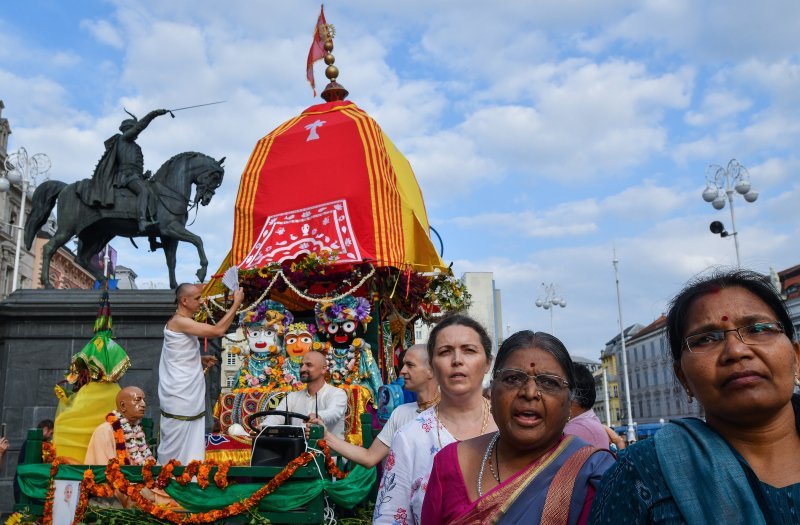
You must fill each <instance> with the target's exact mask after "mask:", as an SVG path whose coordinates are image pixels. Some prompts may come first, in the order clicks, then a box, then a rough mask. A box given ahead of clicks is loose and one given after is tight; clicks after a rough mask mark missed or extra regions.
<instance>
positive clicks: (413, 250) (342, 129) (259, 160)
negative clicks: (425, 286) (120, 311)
mask: <svg viewBox="0 0 800 525" xmlns="http://www.w3.org/2000/svg"><path fill="white" fill-rule="evenodd" d="M429 232H430V227H429V225H428V215H427V212H426V210H425V203H424V200H423V198H422V192H421V190H420V188H419V185H418V184H417V180H416V177H415V176H414V172H413V170H412V169H411V165H410V164H409V162H408V160H407V159H406V158H405V157H404V156H403V154H402V153H400V151H399V150H398V149H397V148H396V147H395V145H394V143H392V141H391V140H390V139H389V137H388V136H387V135H386V134H385V133H384V132H383V130H382V129H381V128H380V126H379V125H378V123H377V122H376V121H375V120H374V119H373V118H372V117H370V116H369V115H368V114H367V113H366V112H365V111H363V110H362V109H361V108H359V107H358V106H357V105H356V104H354V103H352V102H349V101H332V102H326V103H324V104H318V105H315V106H311V107H309V108H308V109H306V110H305V111H303V112H302V113H301V114H300V115H298V116H296V117H294V118H292V119H290V120H288V121H286V122H284V123H283V124H281V125H280V126H278V127H277V128H275V129H274V130H273V131H272V132H270V133H269V134H267V135H266V136H265V137H263V138H262V139H261V140H259V141H258V143H257V144H256V146H255V148H254V149H253V152H252V154H251V155H250V159H249V161H248V163H247V166H246V168H245V170H244V173H243V174H242V178H241V183H240V185H239V193H238V196H237V199H236V212H235V222H234V232H233V244H232V248H231V252H230V254H229V256H228V257H227V258H226V260H225V261H224V262H223V264H222V266H221V267H220V269H219V271H218V272H217V275H219V274H221V273H222V272H224V271H225V270H226V269H227V267H228V266H230V265H231V264H236V265H237V266H238V267H239V269H240V270H252V269H257V268H261V267H264V266H267V265H270V264H280V263H283V262H285V261H290V260H294V259H296V258H297V257H299V256H302V255H304V254H309V253H316V254H325V253H326V252H328V253H331V252H335V253H336V254H337V256H336V262H335V263H334V264H359V263H362V262H369V263H371V264H372V265H374V266H376V267H385V266H389V267H395V268H398V269H408V270H411V271H413V272H433V271H434V270H436V269H439V270H445V269H446V266H445V264H444V263H443V262H442V259H441V258H440V256H439V254H438V253H437V252H436V249H435V248H434V246H433V243H432V242H431V238H430V234H429ZM220 290H221V288H219V286H218V285H217V283H216V281H212V283H211V285H210V286H209V288H208V290H207V293H215V292H218V291H220Z"/></svg>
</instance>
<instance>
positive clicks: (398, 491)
mask: <svg viewBox="0 0 800 525" xmlns="http://www.w3.org/2000/svg"><path fill="white" fill-rule="evenodd" d="M437 429H438V431H437ZM455 441H456V439H455V438H454V437H453V436H452V435H451V434H450V432H448V431H447V429H446V428H445V427H444V425H442V424H440V423H439V420H438V419H436V413H435V412H434V408H433V407H431V408H429V409H428V410H426V411H424V412H422V413H421V414H419V415H418V416H417V417H416V418H414V419H413V420H411V421H410V422H408V423H407V424H406V425H404V426H403V427H402V428H401V429H400V430H398V431H397V433H396V434H395V435H394V439H392V448H391V450H390V451H389V455H388V456H387V457H386V467H385V469H384V471H383V477H382V478H381V484H380V486H379V487H378V499H377V500H376V502H375V514H374V515H373V517H372V519H373V524H386V525H412V524H413V525H416V524H418V523H420V518H421V516H422V501H423V500H424V499H425V491H426V490H427V488H428V478H429V477H430V475H431V469H432V468H433V457H434V456H435V455H436V454H437V453H438V452H439V451H440V450H441V449H443V448H444V447H446V446H447V445H449V444H450V443H453V442H455Z"/></svg>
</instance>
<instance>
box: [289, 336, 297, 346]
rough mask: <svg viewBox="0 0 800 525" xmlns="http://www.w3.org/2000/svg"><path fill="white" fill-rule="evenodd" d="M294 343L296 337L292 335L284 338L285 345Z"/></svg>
mask: <svg viewBox="0 0 800 525" xmlns="http://www.w3.org/2000/svg"><path fill="white" fill-rule="evenodd" d="M296 342H297V337H296V336H294V335H290V336H289V337H287V338H286V344H287V345H293V344H295V343H296Z"/></svg>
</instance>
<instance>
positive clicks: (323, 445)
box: [317, 439, 350, 479]
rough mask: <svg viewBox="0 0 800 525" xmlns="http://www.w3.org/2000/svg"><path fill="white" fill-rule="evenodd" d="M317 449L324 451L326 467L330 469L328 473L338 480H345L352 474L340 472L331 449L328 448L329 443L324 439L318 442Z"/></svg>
mask: <svg viewBox="0 0 800 525" xmlns="http://www.w3.org/2000/svg"><path fill="white" fill-rule="evenodd" d="M317 447H319V449H320V450H321V451H322V455H323V456H324V457H325V467H326V468H327V469H328V473H329V474H330V475H331V476H333V477H335V478H336V479H344V478H346V477H347V476H348V474H350V473H349V472H343V471H341V470H339V467H337V466H336V462H335V461H334V460H333V457H332V456H331V449H330V447H329V446H328V442H327V441H325V440H324V439H320V440H319V441H317Z"/></svg>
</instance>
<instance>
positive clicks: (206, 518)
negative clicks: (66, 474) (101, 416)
mask: <svg viewBox="0 0 800 525" xmlns="http://www.w3.org/2000/svg"><path fill="white" fill-rule="evenodd" d="M313 459H314V455H313V454H311V453H309V452H304V453H303V454H301V455H300V456H299V457H297V458H296V459H294V460H292V461H291V462H289V464H288V465H286V467H285V468H284V469H283V470H282V471H281V472H280V473H279V474H278V475H277V476H275V477H274V478H272V479H271V480H270V481H269V482H268V483H267V484H266V485H264V486H263V487H261V488H260V489H258V490H257V491H256V492H255V493H253V495H252V496H250V497H249V498H246V499H244V500H242V501H239V502H236V503H232V504H230V505H228V506H227V507H224V508H222V509H215V510H210V511H208V512H198V513H189V514H186V513H177V512H174V511H172V510H170V509H168V508H165V507H159V506H158V505H155V504H153V503H152V502H151V501H149V500H148V499H147V498H145V497H143V496H142V495H141V490H142V488H143V487H144V484H140V485H137V484H131V483H130V482H129V481H128V480H127V479H125V476H124V474H122V470H121V469H120V463H119V461H118V460H117V459H111V460H110V461H109V462H108V465H107V466H106V478H107V479H108V480H109V482H110V483H111V485H112V486H113V487H114V488H115V489H116V490H119V491H120V492H122V493H123V494H125V495H127V496H128V497H130V499H131V501H133V503H134V504H135V505H136V506H137V507H138V508H139V509H140V510H142V511H143V512H146V513H148V514H150V515H151V516H155V517H156V518H159V519H163V520H167V521H169V522H171V523H176V524H185V523H211V522H213V521H217V520H220V519H224V518H228V517H230V516H235V515H237V514H241V513H242V512H246V511H248V510H250V509H251V508H253V507H254V506H256V505H257V504H258V502H259V501H261V499H263V498H264V497H265V496H267V495H268V494H271V493H272V492H274V491H275V490H276V489H277V488H278V487H280V486H281V485H282V484H283V483H285V482H286V480H287V479H289V478H290V477H292V476H293V475H294V473H295V472H296V471H297V469H298V468H300V467H302V466H305V465H307V464H308V463H310V462H311V461H312V460H313ZM193 463H194V462H193ZM198 463H199V462H198ZM190 466H191V463H190ZM188 468H189V467H187V470H188ZM197 468H198V470H199V465H198V466H197ZM189 479H191V478H189ZM215 479H216V476H215ZM176 481H178V482H179V483H180V480H179V479H178V478H176ZM51 515H52V509H51Z"/></svg>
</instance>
